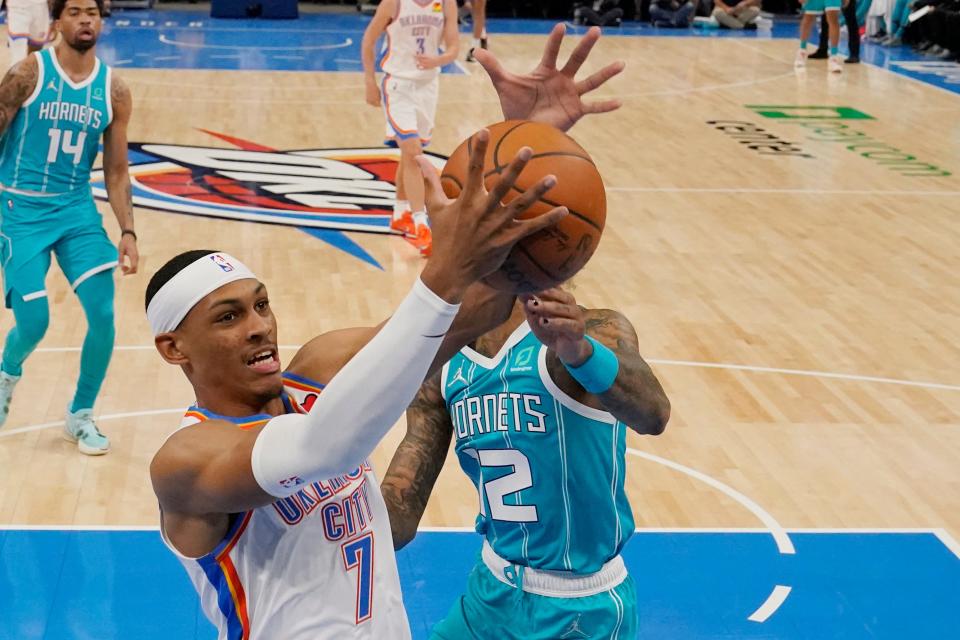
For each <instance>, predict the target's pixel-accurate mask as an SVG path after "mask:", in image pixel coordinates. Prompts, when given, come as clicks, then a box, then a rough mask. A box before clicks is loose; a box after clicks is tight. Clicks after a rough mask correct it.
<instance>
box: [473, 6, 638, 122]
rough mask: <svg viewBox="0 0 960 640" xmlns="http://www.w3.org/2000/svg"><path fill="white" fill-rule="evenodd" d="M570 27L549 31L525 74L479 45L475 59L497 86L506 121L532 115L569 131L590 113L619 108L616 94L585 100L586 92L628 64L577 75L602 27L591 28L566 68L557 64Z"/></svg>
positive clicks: (526, 118)
mask: <svg viewBox="0 0 960 640" xmlns="http://www.w3.org/2000/svg"><path fill="white" fill-rule="evenodd" d="M565 33H566V27H565V26H564V25H563V24H558V25H556V26H555V27H554V28H553V31H551V32H550V36H549V37H548V38H547V44H546V46H544V49H543V57H542V58H541V60H540V64H538V65H537V66H536V68H535V69H534V70H533V71H531V72H530V73H528V74H526V75H519V74H515V73H511V72H510V71H507V70H506V69H504V68H503V65H501V64H500V61H499V60H497V57H496V56H495V55H494V54H493V53H491V52H490V51H488V50H486V49H478V50H477V51H476V52H475V53H474V56H475V57H476V59H477V62H479V63H480V64H481V65H482V66H483V68H484V70H485V71H486V72H487V75H489V76H490V80H491V81H493V86H494V88H495V89H496V90H497V94H498V96H499V97H500V107H501V108H502V109H503V117H504V118H505V119H507V120H534V121H536V122H545V123H547V124H550V125H553V126H554V127H556V128H558V129H560V130H561V131H568V130H569V129H570V128H571V127H572V126H573V125H574V124H576V123H577V121H578V120H580V118H582V117H583V116H585V115H587V114H589V113H606V112H608V111H614V110H616V109H619V108H620V106H621V102H620V101H619V100H616V99H607V100H596V101H593V102H584V101H583V96H584V95H585V94H587V93H589V92H591V91H593V90H594V89H597V88H598V87H601V86H603V85H604V84H605V83H606V82H607V80H609V79H610V78H612V77H614V76H615V75H617V74H618V73H620V72H621V71H623V69H624V66H625V63H624V62H623V61H620V60H618V61H617V62H611V63H610V64H608V65H606V66H605V67H603V68H602V69H600V70H599V71H597V72H595V73H593V74H591V75H589V76H587V77H586V78H584V79H582V80H577V79H576V75H577V73H578V72H579V71H580V67H581V66H583V63H584V62H586V60H587V57H589V55H590V51H591V50H592V49H593V46H594V45H595V44H596V43H597V40H599V39H600V28H599V27H592V28H591V29H590V30H589V31H587V33H586V35H585V36H583V38H581V40H580V42H579V43H578V44H577V46H576V47H575V48H574V50H573V53H571V54H570V57H569V58H568V59H567V63H566V64H565V65H564V66H563V68H561V69H558V68H557V56H558V55H559V54H560V45H561V44H562V43H563V36H564V34H565Z"/></svg>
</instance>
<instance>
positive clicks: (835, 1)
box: [803, 0, 843, 15]
mask: <svg viewBox="0 0 960 640" xmlns="http://www.w3.org/2000/svg"><path fill="white" fill-rule="evenodd" d="M842 3H843V0H807V1H806V2H804V3H803V12H804V13H812V14H815V15H820V14H821V13H823V12H824V11H840V9H841V5H842Z"/></svg>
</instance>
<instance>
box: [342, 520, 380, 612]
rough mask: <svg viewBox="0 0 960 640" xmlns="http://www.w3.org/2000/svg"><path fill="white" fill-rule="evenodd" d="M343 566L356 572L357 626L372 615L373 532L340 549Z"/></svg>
mask: <svg viewBox="0 0 960 640" xmlns="http://www.w3.org/2000/svg"><path fill="white" fill-rule="evenodd" d="M340 551H341V552H342V553H343V566H344V568H346V570H347V571H350V570H351V569H356V570H357V624H360V623H361V622H363V621H365V620H369V619H370V616H371V615H373V531H371V532H369V533H367V534H366V535H363V536H361V537H359V538H357V539H356V540H351V541H349V542H344V543H343V545H342V546H341V547H340Z"/></svg>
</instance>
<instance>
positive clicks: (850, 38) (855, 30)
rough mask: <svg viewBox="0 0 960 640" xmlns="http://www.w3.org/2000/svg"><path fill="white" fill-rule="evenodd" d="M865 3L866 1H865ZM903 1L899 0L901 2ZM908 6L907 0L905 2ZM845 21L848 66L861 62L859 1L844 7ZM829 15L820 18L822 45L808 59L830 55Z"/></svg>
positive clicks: (825, 57)
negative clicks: (828, 41) (848, 52)
mask: <svg viewBox="0 0 960 640" xmlns="http://www.w3.org/2000/svg"><path fill="white" fill-rule="evenodd" d="M864 1H865V0H864ZM900 1H901V0H897V2H900ZM903 2H904V4H906V0H903ZM842 11H843V19H844V21H845V22H846V23H847V46H848V47H849V48H850V55H849V56H847V59H846V60H844V62H845V63H847V64H857V63H858V62H860V23H859V22H857V0H850V1H849V2H847V3H846V4H844V5H843V9H842ZM828 31H829V27H828V25H827V15H826V14H824V15H822V16H820V44H819V46H817V50H816V51H814V52H813V53H811V54H810V55H809V56H808V57H810V58H813V59H818V58H823V59H824V60H826V59H827V58H828V57H829V56H830V54H829V52H828V51H827V33H828Z"/></svg>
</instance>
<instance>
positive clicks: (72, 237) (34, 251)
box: [0, 190, 117, 308]
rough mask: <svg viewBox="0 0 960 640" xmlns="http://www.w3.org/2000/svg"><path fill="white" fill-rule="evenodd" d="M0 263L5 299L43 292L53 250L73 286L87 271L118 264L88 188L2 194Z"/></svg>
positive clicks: (27, 297)
mask: <svg viewBox="0 0 960 640" xmlns="http://www.w3.org/2000/svg"><path fill="white" fill-rule="evenodd" d="M0 212H2V217H0V261H2V262H0V264H2V267H3V294H4V303H5V304H6V306H7V308H10V306H11V304H12V300H13V295H18V296H20V298H21V299H22V300H24V301H30V300H36V299H38V298H43V297H46V295H47V291H46V285H45V281H46V278H47V271H48V270H49V269H50V259H51V254H55V255H56V256H57V264H59V265H60V269H61V270H62V271H63V274H64V275H65V276H66V277H67V282H68V283H70V286H71V287H72V288H73V289H74V290H76V288H77V287H78V286H80V284H81V283H82V282H84V281H85V280H87V279H88V278H89V277H90V276H93V275H95V274H97V273H100V272H101V271H107V270H109V269H113V268H115V267H116V266H117V248H116V247H115V246H114V245H113V243H112V242H111V241H110V238H108V237H107V232H106V231H105V230H104V228H103V217H102V216H101V215H100V212H99V211H97V207H96V205H95V204H94V201H93V197H92V196H91V195H90V192H89V191H88V190H84V191H81V192H80V193H78V194H75V195H71V196H58V197H56V198H37V197H29V196H22V195H17V194H12V193H10V192H9V191H5V192H2V193H0Z"/></svg>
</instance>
